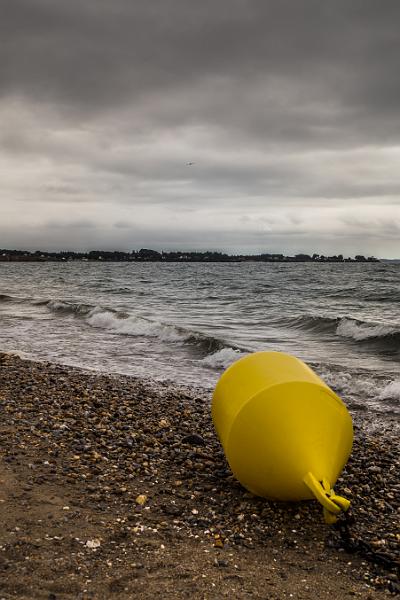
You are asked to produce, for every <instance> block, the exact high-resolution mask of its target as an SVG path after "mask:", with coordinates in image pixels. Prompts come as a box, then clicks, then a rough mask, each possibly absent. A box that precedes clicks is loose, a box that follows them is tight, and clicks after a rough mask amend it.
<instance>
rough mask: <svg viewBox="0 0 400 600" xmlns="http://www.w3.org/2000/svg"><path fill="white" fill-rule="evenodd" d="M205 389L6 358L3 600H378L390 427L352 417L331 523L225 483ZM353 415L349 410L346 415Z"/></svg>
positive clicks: (390, 492) (394, 563) (388, 589)
mask: <svg viewBox="0 0 400 600" xmlns="http://www.w3.org/2000/svg"><path fill="white" fill-rule="evenodd" d="M210 401H211V394H210V391H209V390H205V389H202V388H193V387H192V388H191V387H184V386H178V385H175V384H171V383H168V382H156V381H151V380H145V379H140V378H135V377H130V376H123V375H104V374H100V373H96V372H91V371H86V370H83V369H78V368H73V367H67V366H62V365H57V364H53V363H49V362H32V361H29V360H22V359H21V358H19V357H18V356H16V355H13V354H0V405H1V414H2V421H1V431H2V435H1V436H0V440H1V446H0V480H1V487H0V513H1V525H0V572H1V577H0V597H1V598H6V599H8V598H38V599H41V598H43V599H47V600H56V599H62V598H76V599H80V600H84V599H89V598H90V599H92V598H93V599H95V598H96V599H97V598H98V599H102V598H133V597H135V598H143V599H150V598H151V599H152V598H155V597H156V596H157V595H159V596H160V597H161V598H195V599H197V598H199V599H200V598H201V599H214V598H215V599H216V598H221V597H226V598H260V599H261V598H262V599H267V598H268V599H271V600H280V599H282V598H298V599H307V598H310V599H314V598H319V599H321V598H347V597H348V598H350V597H357V596H358V597H360V598H363V599H370V600H371V599H379V598H387V597H390V596H392V595H395V594H396V593H398V592H399V590H400V586H399V581H398V566H399V529H398V522H399V510H400V502H399V491H400V485H399V482H398V472H399V470H398V465H399V448H398V441H397V440H398V436H397V433H398V429H396V426H395V422H394V420H391V418H390V416H389V417H387V418H386V420H385V422H382V423H381V424H380V425H379V426H376V423H375V425H374V426H371V423H369V422H368V419H367V417H366V416H364V417H363V416H362V415H361V416H360V414H358V416H356V417H355V442H354V447H353V452H352V455H351V458H350V460H349V463H348V465H347V466H346V468H345V470H344V472H343V473H342V476H341V478H340V479H339V481H338V482H337V484H336V486H335V490H336V491H337V493H339V494H340V493H341V494H343V495H344V496H346V497H348V498H349V499H350V500H351V502H352V506H351V515H350V517H349V519H348V521H349V525H348V528H347V529H346V525H345V524H344V523H339V526H328V525H326V524H325V523H324V522H323V518H322V511H321V508H320V506H319V505H318V503H317V502H314V501H310V502H303V503H293V504H286V503H277V502H270V501H267V500H265V499H262V498H257V497H255V496H253V495H251V494H250V493H248V492H247V491H246V490H245V489H243V488H242V487H241V485H240V484H239V483H238V482H237V481H236V480H235V479H234V477H233V476H232V474H231V472H230V470H229V467H228V465H227V464H226V461H225V458H224V455H223V452H222V448H221V446H220V443H219V441H218V439H217V436H216V434H215V431H214V428H213V425H212V421H211V416H210ZM353 416H354V415H353Z"/></svg>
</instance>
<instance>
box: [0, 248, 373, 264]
mask: <svg viewBox="0 0 400 600" xmlns="http://www.w3.org/2000/svg"><path fill="white" fill-rule="evenodd" d="M75 260H78V261H102V262H301V263H303V262H332V263H337V262H379V261H378V259H377V258H375V257H374V256H368V257H365V256H362V255H357V256H355V257H354V258H345V257H344V256H343V255H342V254H337V255H336V254H335V255H334V256H324V255H323V254H312V255H310V254H296V255H295V256H285V255H283V254H269V253H263V254H224V253H223V252H211V251H206V252H179V251H175V252H157V250H149V249H147V248H142V249H141V250H132V252H120V251H117V250H114V251H107V250H91V251H90V252H69V251H65V252H42V251H41V250H37V251H36V252H27V251H25V250H0V262H65V261H75Z"/></svg>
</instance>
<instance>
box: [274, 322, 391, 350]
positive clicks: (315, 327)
mask: <svg viewBox="0 0 400 600" xmlns="http://www.w3.org/2000/svg"><path fill="white" fill-rule="evenodd" d="M281 323H282V324H285V325H286V326H289V327H293V328H295V329H302V330H305V331H309V332H311V333H317V334H318V333H322V334H333V335H337V336H339V337H341V338H347V339H348V340H351V341H352V342H356V343H361V344H373V345H374V346H380V347H381V348H382V349H383V350H385V347H386V349H387V350H400V325H389V324H387V323H373V322H369V321H362V320H360V319H354V318H351V317H323V316H317V315H301V316H298V317H292V318H291V319H286V320H284V321H283V320H282V321H281Z"/></svg>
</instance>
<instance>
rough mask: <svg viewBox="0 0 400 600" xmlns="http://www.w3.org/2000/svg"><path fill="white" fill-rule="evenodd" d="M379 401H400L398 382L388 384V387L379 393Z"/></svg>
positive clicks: (399, 383) (399, 382) (399, 384)
mask: <svg viewBox="0 0 400 600" xmlns="http://www.w3.org/2000/svg"><path fill="white" fill-rule="evenodd" d="M379 399H380V400H398V401H400V380H397V381H391V382H390V383H388V385H386V386H385V387H384V389H383V390H382V391H381V392H380V394H379Z"/></svg>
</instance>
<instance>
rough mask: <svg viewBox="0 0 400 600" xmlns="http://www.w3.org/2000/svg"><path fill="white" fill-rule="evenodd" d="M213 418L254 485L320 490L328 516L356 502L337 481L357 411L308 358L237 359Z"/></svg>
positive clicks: (287, 495) (261, 492) (260, 355)
mask: <svg viewBox="0 0 400 600" xmlns="http://www.w3.org/2000/svg"><path fill="white" fill-rule="evenodd" d="M212 418H213V421H214V425H215V428H216V430H217V433H218V436H219V438H220V440H221V443H222V446H223V448H224V451H225V455H226V458H227V460H228V463H229V465H230V467H231V469H232V472H233V474H234V475H235V477H236V478H237V479H238V480H239V481H240V483H241V484H242V485H243V486H244V487H245V488H246V489H248V490H249V491H250V492H252V493H253V494H255V495H257V496H263V497H265V498H269V499H273V500H306V499H310V498H314V497H315V498H317V500H319V502H320V503H321V504H322V505H323V507H324V516H325V520H326V521H327V522H328V523H333V522H335V521H336V515H337V514H338V513H339V512H340V511H341V510H347V509H348V507H349V505H350V503H349V501H348V500H346V499H345V498H342V497H340V496H337V495H336V494H335V493H334V491H333V489H332V487H333V485H334V484H335V482H336V480H337V478H338V476H339V474H340V472H341V471H342V469H343V467H344V465H345V464H346V462H347V459H348V457H349V455H350V452H351V447H352V442H353V426H352V421H351V417H350V415H349V413H348V411H347V409H346V407H345V405H344V404H343V402H342V400H341V399H340V398H339V397H338V396H337V395H336V394H335V393H334V392H333V391H332V390H331V389H330V388H329V387H328V386H327V385H326V384H325V383H324V382H323V381H322V380H321V379H320V378H319V377H318V376H317V375H316V374H315V373H314V372H313V371H312V370H311V369H310V368H309V367H308V366H307V365H306V364H305V363H303V362H302V361H301V360H299V359H298V358H295V357H294V356H290V355H288V354H284V353H281V352H256V353H254V354H249V355H248V356H245V357H244V358H241V359H240V360H238V361H236V362H235V363H233V364H232V365H231V366H230V367H229V368H228V369H227V370H226V371H225V372H224V373H223V374H222V376H221V378H220V380H219V381H218V383H217V386H216V388H215V391H214V395H213V400H212Z"/></svg>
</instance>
